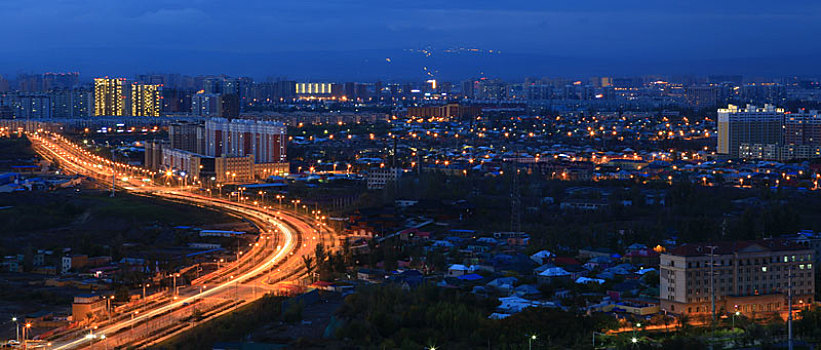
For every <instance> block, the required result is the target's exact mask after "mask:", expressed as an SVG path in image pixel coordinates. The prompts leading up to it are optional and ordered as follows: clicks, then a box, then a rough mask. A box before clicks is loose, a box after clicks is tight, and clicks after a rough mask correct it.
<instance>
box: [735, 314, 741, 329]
mask: <svg viewBox="0 0 821 350" xmlns="http://www.w3.org/2000/svg"><path fill="white" fill-rule="evenodd" d="M738 315H741V312H739V311H736V312H734V313H733V331H735V317H736V316H738Z"/></svg>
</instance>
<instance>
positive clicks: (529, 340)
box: [527, 334, 536, 350]
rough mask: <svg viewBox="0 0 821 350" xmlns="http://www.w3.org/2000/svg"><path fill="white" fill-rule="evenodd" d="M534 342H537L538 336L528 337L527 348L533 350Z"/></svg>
mask: <svg viewBox="0 0 821 350" xmlns="http://www.w3.org/2000/svg"><path fill="white" fill-rule="evenodd" d="M534 340H536V335H535V334H532V335H530V336H529V337H527V348H528V350H532V349H533V341H534Z"/></svg>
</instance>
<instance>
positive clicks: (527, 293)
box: [513, 284, 542, 298]
mask: <svg viewBox="0 0 821 350" xmlns="http://www.w3.org/2000/svg"><path fill="white" fill-rule="evenodd" d="M513 294H514V295H516V296H518V297H523V298H537V297H539V296H541V295H542V292H541V291H539V288H536V287H534V286H533V285H530V284H522V285H520V286H518V287H516V288H515V289H514V291H513Z"/></svg>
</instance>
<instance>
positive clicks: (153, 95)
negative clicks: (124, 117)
mask: <svg viewBox="0 0 821 350" xmlns="http://www.w3.org/2000/svg"><path fill="white" fill-rule="evenodd" d="M161 113H162V86H161V85H153V84H140V83H133V84H131V116H134V117H159V116H160V114H161Z"/></svg>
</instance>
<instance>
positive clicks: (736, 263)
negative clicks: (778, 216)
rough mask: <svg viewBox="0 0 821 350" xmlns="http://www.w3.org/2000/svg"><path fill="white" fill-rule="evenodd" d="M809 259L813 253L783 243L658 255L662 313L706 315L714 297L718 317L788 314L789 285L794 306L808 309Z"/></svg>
mask: <svg viewBox="0 0 821 350" xmlns="http://www.w3.org/2000/svg"><path fill="white" fill-rule="evenodd" d="M813 255H814V250H813V249H812V248H809V247H806V246H804V245H802V244H797V243H796V242H791V241H787V240H781V239H768V240H760V241H738V242H718V243H712V244H707V243H702V244H685V245H682V246H680V247H678V248H675V249H671V250H670V251H668V252H666V253H663V254H661V265H660V273H659V279H660V285H659V289H660V299H661V300H660V301H661V309H662V310H664V311H666V312H670V313H674V314H701V315H709V314H711V313H712V310H713V308H712V298H713V295H715V310H716V314H717V315H726V314H730V313H734V312H736V311H738V312H741V313H743V314H744V315H746V316H748V317H753V316H756V317H761V316H767V315H780V314H781V313H783V312H786V311H787V303H786V295H787V292H788V289H789V286H790V285H789V283H788V282H789V281H790V280H792V295H793V304H794V306H795V307H803V306H809V305H810V304H812V302H813V298H814V294H815V272H814V268H813V262H814V256H813ZM711 274H712V280H711V278H710V277H711ZM790 274H792V277H791V278H790V277H789V275H790ZM711 285H712V287H711Z"/></svg>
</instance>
